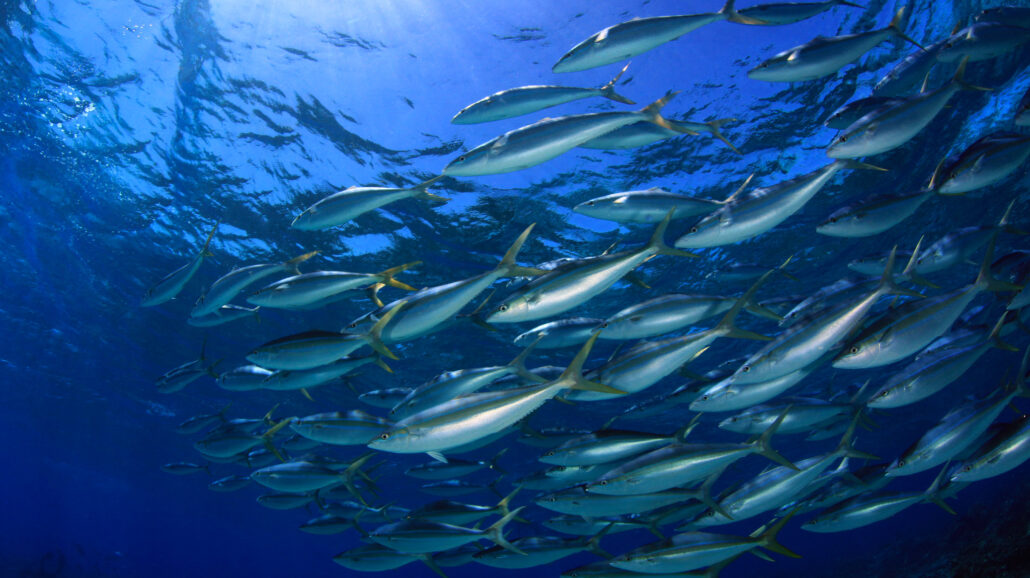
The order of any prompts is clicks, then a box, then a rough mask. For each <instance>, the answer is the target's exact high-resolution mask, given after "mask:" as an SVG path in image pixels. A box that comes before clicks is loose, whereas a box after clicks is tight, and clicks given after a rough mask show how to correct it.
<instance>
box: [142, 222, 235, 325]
mask: <svg viewBox="0 0 1030 578" xmlns="http://www.w3.org/2000/svg"><path fill="white" fill-rule="evenodd" d="M219 224H221V221H219V222H218V223H215V226H214V227H212V228H211V232H210V233H208V234H207V240H205V241H204V246H203V247H201V249H200V252H199V253H197V256H196V257H194V258H193V260H192V261H190V262H189V263H186V264H185V265H183V266H182V267H179V268H178V269H176V270H175V271H172V272H171V273H169V274H167V275H165V276H164V278H163V279H161V280H160V281H158V282H157V283H156V284H155V285H154V286H153V287H151V288H150V289H147V292H146V293H145V294H144V295H143V300H142V301H140V307H153V306H155V305H160V304H162V303H164V302H166V301H171V300H172V299H174V298H175V296H176V295H178V294H179V293H180V292H181V291H182V289H183V287H185V286H186V284H187V283H189V282H190V279H192V278H193V276H194V275H195V274H196V273H197V271H198V270H199V269H200V265H201V264H202V263H203V262H204V259H205V258H207V257H214V254H213V253H211V251H208V249H207V248H208V245H210V244H211V239H212V238H213V237H214V236H215V231H217V230H218V225H219Z"/></svg>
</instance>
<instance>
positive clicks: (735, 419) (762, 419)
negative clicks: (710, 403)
mask: <svg viewBox="0 0 1030 578" xmlns="http://www.w3.org/2000/svg"><path fill="white" fill-rule="evenodd" d="M864 392H865V387H863V388H861V389H859V391H858V392H857V393H856V394H855V395H854V396H852V398H851V399H850V400H849V401H848V402H833V401H826V400H824V399H819V398H815V397H789V398H783V399H780V400H779V401H777V402H776V403H769V404H762V405H755V406H752V407H750V408H747V409H745V410H744V411H742V412H740V413H737V414H735V415H732V416H730V417H728V418H726V419H724V420H722V421H721V422H719V429H724V430H726V431H731V432H734V433H739V434H749V435H758V434H760V433H762V432H765V431H768V429H769V427H770V424H772V423H775V422H776V421H777V420H779V419H780V417H783V420H782V421H781V424H782V425H781V426H780V427H779V428H777V431H778V433H781V434H796V433H804V432H808V431H810V430H812V429H815V428H818V427H821V426H823V425H826V424H830V423H835V422H839V421H841V420H842V419H843V420H846V419H848V418H850V417H852V416H853V415H855V414H856V413H860V412H861V411H863V410H864V409H865V404H864V403H863V402H864V401H865V399H864Z"/></svg>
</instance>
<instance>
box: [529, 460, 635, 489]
mask: <svg viewBox="0 0 1030 578" xmlns="http://www.w3.org/2000/svg"><path fill="white" fill-rule="evenodd" d="M617 465H618V464H616V463H614V462H610V463H606V464H596V465H593V466H554V467H552V468H548V469H546V470H544V477H546V478H547V479H550V480H555V481H556V482H558V483H559V484H560V485H558V486H552V487H551V488H550V490H552V491H553V490H558V489H561V488H568V487H570V486H575V485H577V484H582V483H585V482H592V481H594V480H596V479H597V478H599V477H600V476H603V475H604V474H605V473H607V472H608V471H609V470H612V469H614V468H615V467H616V466H617Z"/></svg>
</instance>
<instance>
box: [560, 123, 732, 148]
mask: <svg viewBox="0 0 1030 578" xmlns="http://www.w3.org/2000/svg"><path fill="white" fill-rule="evenodd" d="M666 120H667V121H669V124H671V125H674V126H675V127H676V130H673V129H669V128H664V127H662V126H659V125H657V124H654V123H651V122H637V123H634V124H630V125H627V126H624V127H622V128H617V129H615V130H613V131H611V132H609V133H606V134H603V135H601V136H599V137H596V138H592V139H590V140H588V141H587V142H585V143H583V144H581V145H579V147H580V148H584V149H598V150H625V149H635V148H638V147H642V146H646V145H649V144H654V143H656V142H659V141H663V140H665V139H669V138H673V137H677V136H682V135H684V134H689V135H696V134H700V133H703V132H706V133H708V134H710V135H712V137H714V138H717V139H719V140H721V141H722V142H723V143H724V144H725V145H726V146H728V147H730V149H731V150H732V151H733V152H735V153H737V154H741V153H740V150H739V149H737V147H735V146H733V143H731V142H730V141H729V140H728V139H727V138H726V137H725V136H724V135H723V134H722V132H721V131H720V130H719V129H720V128H722V126H723V125H724V124H729V123H731V122H737V119H735V118H717V119H715V120H710V121H707V122H695V121H690V120H673V119H666Z"/></svg>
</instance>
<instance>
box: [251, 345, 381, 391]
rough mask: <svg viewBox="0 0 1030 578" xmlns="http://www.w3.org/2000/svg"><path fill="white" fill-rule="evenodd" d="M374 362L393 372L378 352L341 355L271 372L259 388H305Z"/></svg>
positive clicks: (278, 389) (337, 377)
mask: <svg viewBox="0 0 1030 578" xmlns="http://www.w3.org/2000/svg"><path fill="white" fill-rule="evenodd" d="M368 364H374V365H376V366H378V367H380V368H381V369H383V371H386V372H387V373H393V370H392V369H390V366H389V365H387V364H386V362H385V361H383V358H382V356H381V355H379V354H378V353H373V354H371V355H365V356H361V357H341V358H340V359H337V360H336V361H334V362H332V363H328V364H326V365H320V366H318V367H314V368H311V369H296V370H287V369H281V370H279V371H276V372H273V373H272V374H271V375H269V376H268V377H266V378H265V380H264V381H262V382H261V389H269V390H273V391H295V390H307V389H311V388H313V387H318V386H320V385H324V384H326V383H329V382H330V381H333V380H335V379H339V378H341V377H343V376H345V375H347V374H349V373H352V372H354V371H356V370H357V369H358V368H360V367H363V366H365V365H368Z"/></svg>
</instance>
